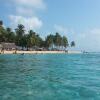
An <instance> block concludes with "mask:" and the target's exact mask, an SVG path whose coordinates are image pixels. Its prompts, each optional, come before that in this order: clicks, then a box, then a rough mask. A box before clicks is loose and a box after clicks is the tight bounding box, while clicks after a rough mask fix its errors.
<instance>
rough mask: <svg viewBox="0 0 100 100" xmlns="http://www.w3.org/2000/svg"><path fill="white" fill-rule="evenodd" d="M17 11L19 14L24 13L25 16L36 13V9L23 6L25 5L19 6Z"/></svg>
mask: <svg viewBox="0 0 100 100" xmlns="http://www.w3.org/2000/svg"><path fill="white" fill-rule="evenodd" d="M16 12H17V13H18V14H19V15H23V16H29V15H30V16H32V15H34V11H33V10H32V9H30V8H23V7H18V8H17V9H16Z"/></svg>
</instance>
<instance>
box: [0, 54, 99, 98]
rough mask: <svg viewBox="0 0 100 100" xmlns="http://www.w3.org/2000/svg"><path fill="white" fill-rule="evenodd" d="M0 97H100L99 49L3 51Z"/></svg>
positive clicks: (0, 72)
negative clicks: (94, 51) (47, 52)
mask: <svg viewBox="0 0 100 100" xmlns="http://www.w3.org/2000/svg"><path fill="white" fill-rule="evenodd" d="M0 100H100V53H90V54H24V55H20V54H8V55H7V54H6V55H3V54H1V55H0Z"/></svg>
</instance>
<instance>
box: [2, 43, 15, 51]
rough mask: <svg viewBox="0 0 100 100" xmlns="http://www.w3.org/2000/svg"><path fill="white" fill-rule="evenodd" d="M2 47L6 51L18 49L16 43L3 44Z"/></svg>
mask: <svg viewBox="0 0 100 100" xmlns="http://www.w3.org/2000/svg"><path fill="white" fill-rule="evenodd" d="M1 45H2V48H3V49H5V50H14V49H16V48H17V47H16V45H15V43H1Z"/></svg>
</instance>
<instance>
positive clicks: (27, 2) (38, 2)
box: [14, 0, 46, 9]
mask: <svg viewBox="0 0 100 100" xmlns="http://www.w3.org/2000/svg"><path fill="white" fill-rule="evenodd" d="M14 2H15V3H16V4H17V5H20V6H24V7H32V8H43V9H44V8H45V7H46V5H45V3H44V0H14Z"/></svg>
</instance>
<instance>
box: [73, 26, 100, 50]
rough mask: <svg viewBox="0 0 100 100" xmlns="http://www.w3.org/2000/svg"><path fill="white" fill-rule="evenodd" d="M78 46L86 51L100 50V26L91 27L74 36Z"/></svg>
mask: <svg viewBox="0 0 100 100" xmlns="http://www.w3.org/2000/svg"><path fill="white" fill-rule="evenodd" d="M74 38H75V41H76V44H77V45H78V48H79V49H81V50H86V51H100V28H94V29H91V30H89V31H87V32H85V33H80V34H76V36H74Z"/></svg>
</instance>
